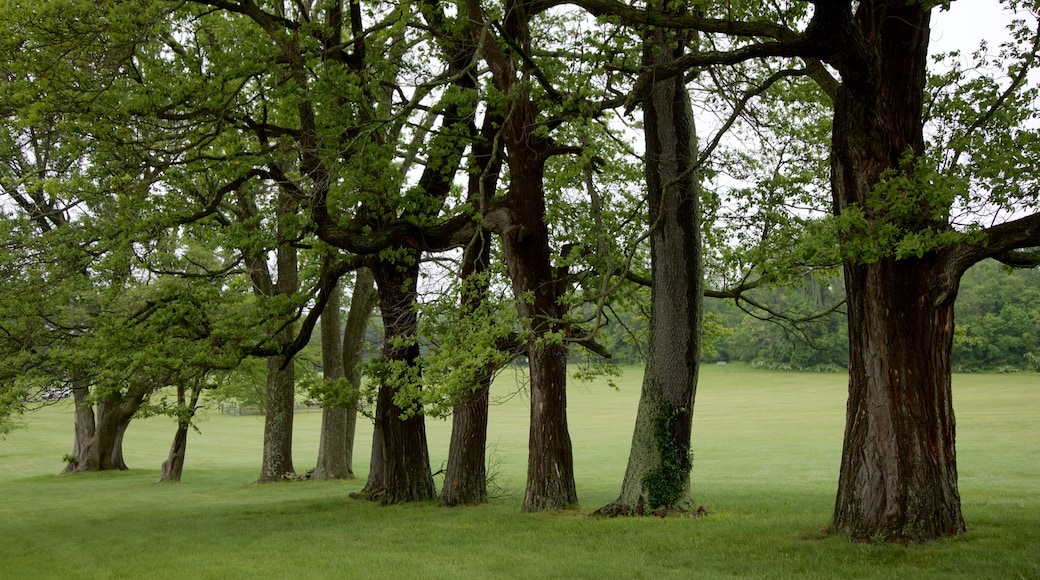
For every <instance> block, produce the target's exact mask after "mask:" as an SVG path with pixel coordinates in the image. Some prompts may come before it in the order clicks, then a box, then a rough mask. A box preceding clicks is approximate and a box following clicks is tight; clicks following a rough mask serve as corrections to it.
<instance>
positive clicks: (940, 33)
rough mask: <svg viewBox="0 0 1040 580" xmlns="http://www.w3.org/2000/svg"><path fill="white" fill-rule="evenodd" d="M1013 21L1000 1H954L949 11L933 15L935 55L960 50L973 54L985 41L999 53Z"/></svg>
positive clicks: (933, 50) (937, 11) (1012, 17)
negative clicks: (1009, 24) (998, 50)
mask: <svg viewBox="0 0 1040 580" xmlns="http://www.w3.org/2000/svg"><path fill="white" fill-rule="evenodd" d="M1014 17H1015V16H1014V15H1013V14H1012V13H1010V12H1008V11H1005V10H1004V8H1003V7H1002V6H1001V5H1000V2H999V1H998V0H955V1H954V2H953V4H952V5H951V8H950V10H949V11H945V12H944V11H942V10H938V9H937V10H935V11H934V12H932V35H931V42H932V47H933V48H932V52H948V51H950V50H955V49H959V50H961V51H962V52H964V53H965V54H971V52H972V51H974V50H975V49H976V48H978V46H979V41H980V40H982V39H983V38H985V39H986V42H987V43H988V44H989V47H990V50H991V51H996V49H997V47H998V46H1000V43H1001V42H1003V41H1004V40H1006V39H1007V37H1008V35H1007V24H1008V22H1010V21H1011V20H1012V19H1014Z"/></svg>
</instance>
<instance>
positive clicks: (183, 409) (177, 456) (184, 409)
mask: <svg viewBox="0 0 1040 580" xmlns="http://www.w3.org/2000/svg"><path fill="white" fill-rule="evenodd" d="M186 391H187V387H186V386H185V385H183V384H181V385H177V406H178V413H177V431H176V432H175V433H174V435H173V444H171V445H170V454H169V455H168V456H167V457H166V461H164V462H163V464H162V473H161V475H160V476H159V481H160V482H176V481H180V480H181V475H182V474H183V473H184V459H185V456H186V454H187V452H188V429H190V428H191V421H192V418H193V417H194V416H195V410H196V409H198V407H199V396H200V395H201V394H202V386H201V384H198V383H196V384H193V385H192V387H191V397H190V398H189V397H188V396H187V392H186Z"/></svg>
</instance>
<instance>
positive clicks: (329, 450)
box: [314, 269, 376, 479]
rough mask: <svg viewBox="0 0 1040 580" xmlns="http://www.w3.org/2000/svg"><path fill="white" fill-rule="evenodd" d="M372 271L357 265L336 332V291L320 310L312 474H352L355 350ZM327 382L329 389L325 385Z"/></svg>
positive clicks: (369, 302)
mask: <svg viewBox="0 0 1040 580" xmlns="http://www.w3.org/2000/svg"><path fill="white" fill-rule="evenodd" d="M375 298H376V293H375V287H374V282H373V280H372V275H371V273H370V272H369V271H368V270H367V269H361V270H359V271H358V273H357V277H356V278H355V282H354V288H353V291H352V292H351V299H350V308H349V310H348V313H347V322H346V325H345V326H344V327H343V331H342V334H341V333H340V326H341V325H340V322H339V320H340V316H339V292H335V293H333V294H331V295H330V297H329V301H328V303H326V304H325V310H323V311H322V315H321V344H322V373H323V376H324V378H325V379H326V381H327V386H326V387H324V389H325V390H323V394H324V395H325V397H326V400H325V402H324V405H323V406H322V415H321V439H320V442H319V446H318V463H317V466H316V467H315V468H314V478H315V479H354V466H353V457H354V432H355V430H356V427H357V411H358V399H359V397H360V390H361V354H362V348H363V347H364V343H365V331H366V330H367V329H368V321H369V317H370V316H371V314H372V309H373V308H374V307H375ZM329 388H331V389H332V392H328V391H327V389H329Z"/></svg>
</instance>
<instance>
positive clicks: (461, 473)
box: [441, 112, 503, 506]
mask: <svg viewBox="0 0 1040 580" xmlns="http://www.w3.org/2000/svg"><path fill="white" fill-rule="evenodd" d="M502 121H503V119H502V117H501V114H495V113H492V112H488V113H486V114H485V117H484V126H483V128H482V130H481V135H482V137H483V138H482V139H479V140H477V141H476V142H475V143H474V144H473V149H472V151H473V161H474V165H475V166H476V170H475V171H471V172H470V178H469V185H468V187H469V197H470V199H478V200H481V202H482V203H481V206H482V207H487V206H488V204H489V202H490V200H491V198H492V196H493V195H494V192H495V191H496V190H497V189H498V180H499V174H500V173H501V172H502V155H501V153H502V151H501V148H500V147H498V146H496V139H495V135H496V133H497V132H498V128H499V127H500V126H501V123H502ZM491 245H492V240H491V237H490V235H489V232H486V231H483V230H481V231H478V232H477V234H476V235H475V236H474V237H473V239H472V240H471V241H470V243H469V245H467V246H466V249H465V250H464V251H463V254H462V267H461V271H460V272H459V277H460V278H461V279H462V280H463V293H462V298H461V301H462V307H463V309H464V312H465V313H467V314H468V313H471V312H473V311H475V310H476V309H477V308H479V307H480V305H481V304H483V303H484V301H485V300H487V296H488V289H489V283H488V281H487V279H486V278H485V277H483V274H484V273H485V272H486V271H487V269H488V266H489V265H490V263H491ZM496 370H497V369H486V372H485V373H484V374H483V376H480V377H476V380H475V383H474V385H473V389H472V390H471V391H470V392H467V393H466V394H465V395H463V397H462V400H461V401H459V403H458V404H457V405H455V408H454V409H453V412H452V419H451V442H450V444H449V447H448V465H447V467H446V468H445V471H444V486H443V488H442V489H441V501H442V502H444V504H445V505H448V506H456V505H476V504H482V503H484V502H486V501H487V499H488V490H487V479H488V473H487V425H488V404H489V394H490V390H491V381H492V380H493V378H494V374H495V371H496Z"/></svg>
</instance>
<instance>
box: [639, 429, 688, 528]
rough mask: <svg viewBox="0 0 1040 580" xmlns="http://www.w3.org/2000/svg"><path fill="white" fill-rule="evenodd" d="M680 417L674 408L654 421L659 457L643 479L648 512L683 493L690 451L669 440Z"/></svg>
mask: <svg viewBox="0 0 1040 580" xmlns="http://www.w3.org/2000/svg"><path fill="white" fill-rule="evenodd" d="M682 414H683V410H682V409H678V410H675V411H673V412H672V413H670V414H666V415H661V416H659V417H657V419H656V420H655V421H654V440H655V441H657V450H658V452H659V453H660V455H661V465H660V466H659V467H658V468H657V469H653V470H651V471H650V472H648V473H647V474H646V475H644V476H643V485H644V486H645V487H646V495H647V502H648V503H649V507H650V509H657V508H659V507H665V506H670V505H673V504H675V503H676V502H677V501H679V499H680V498H682V495H683V493H684V492H685V491H686V481H687V478H688V476H689V474H690V469H691V468H692V467H693V452H692V451H684V450H683V449H682V448H681V447H680V446H678V445H676V444H675V441H673V440H672V427H673V426H674V425H675V421H678V420H680V416H681V415H682Z"/></svg>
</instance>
